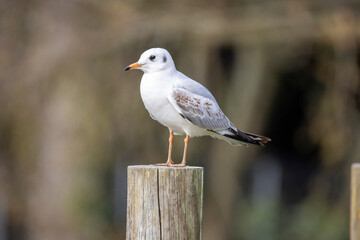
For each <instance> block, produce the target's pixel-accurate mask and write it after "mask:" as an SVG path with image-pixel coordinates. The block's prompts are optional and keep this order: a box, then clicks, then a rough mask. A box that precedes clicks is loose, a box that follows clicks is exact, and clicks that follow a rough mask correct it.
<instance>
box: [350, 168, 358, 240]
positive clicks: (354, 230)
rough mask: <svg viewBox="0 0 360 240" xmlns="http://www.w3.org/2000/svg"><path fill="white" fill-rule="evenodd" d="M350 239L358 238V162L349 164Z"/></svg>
mask: <svg viewBox="0 0 360 240" xmlns="http://www.w3.org/2000/svg"><path fill="white" fill-rule="evenodd" d="M350 205H351V208H350V239H351V240H359V239H360V164H359V163H354V164H352V165H351V203H350Z"/></svg>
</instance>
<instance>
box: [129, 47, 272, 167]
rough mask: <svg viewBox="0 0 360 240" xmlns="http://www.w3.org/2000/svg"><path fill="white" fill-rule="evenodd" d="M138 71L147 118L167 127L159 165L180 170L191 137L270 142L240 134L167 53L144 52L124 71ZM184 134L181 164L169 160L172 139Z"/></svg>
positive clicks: (240, 142) (236, 142) (242, 143)
mask: <svg viewBox="0 0 360 240" xmlns="http://www.w3.org/2000/svg"><path fill="white" fill-rule="evenodd" d="M132 69H140V70H142V71H143V72H144V75H143V77H142V79H141V84H140V94H141V98H142V100H143V102H144V105H145V108H146V109H147V110H148V112H149V113H150V116H151V117H152V118H153V119H154V120H156V121H158V122H159V123H161V124H162V125H164V126H166V127H168V128H169V131H170V137H169V153H168V158H167V161H166V163H162V164H157V165H160V166H172V167H183V166H185V165H186V152H187V146H188V142H189V138H190V137H199V136H211V137H214V138H218V139H222V140H225V141H227V142H228V143H230V144H232V145H236V146H246V143H251V144H257V145H261V146H264V143H266V142H268V141H271V139H269V138H267V137H263V136H259V135H256V134H252V133H246V132H241V131H239V130H238V129H237V128H236V127H235V126H234V124H232V122H231V121H230V120H229V119H228V118H227V117H226V116H225V114H224V113H223V111H222V110H221V109H220V107H219V105H218V103H217V102H216V100H215V98H214V97H213V95H212V94H211V93H210V91H209V90H208V89H207V88H206V87H204V86H203V85H201V84H200V83H198V82H196V81H194V80H192V79H191V78H189V77H187V76H185V75H184V74H182V73H181V72H179V71H177V70H176V68H175V64H174V61H173V59H172V57H171V55H170V53H169V52H168V51H167V50H165V49H163V48H151V49H149V50H147V51H145V52H144V53H143V54H142V55H141V56H140V59H139V61H138V62H136V63H133V64H131V65H129V66H127V67H126V68H125V71H127V70H132ZM174 134H175V135H186V137H185V139H184V142H185V146H184V154H183V159H182V162H181V163H180V164H174V162H173V161H172V159H171V151H172V144H173V137H174Z"/></svg>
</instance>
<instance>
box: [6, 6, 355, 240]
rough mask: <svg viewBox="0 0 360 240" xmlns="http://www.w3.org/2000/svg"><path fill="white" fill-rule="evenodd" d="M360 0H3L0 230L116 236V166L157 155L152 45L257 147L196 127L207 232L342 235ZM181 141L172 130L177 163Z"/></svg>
mask: <svg viewBox="0 0 360 240" xmlns="http://www.w3.org/2000/svg"><path fill="white" fill-rule="evenodd" d="M359 10H360V2H359V1H355V0H353V1H351V0H346V1H319V0H316V1H300V0H298V1H285V0H280V1H250V0H239V1H235V0H226V1H220V0H211V1H185V2H180V1H163V0H154V1H145V0H136V1H115V0H107V1H95V0H88V1H86V0H73V1H55V0H14V1H10V0H1V1H0V53H1V54H0V107H1V108H0V109H1V111H0V240H26V239H30V240H45V239H46V240H49V239H51V240H57V239H59V240H60V239H61V240H63V239H67V240H82V239H89V240H97V239H124V238H125V232H124V230H125V217H126V216H125V214H126V167H127V166H128V165H132V164H149V163H155V162H163V161H165V159H166V155H167V147H168V146H167V144H168V140H167V139H168V130H167V129H166V128H164V127H162V126H161V125H159V124H158V123H156V122H155V121H153V120H152V119H151V118H150V117H149V116H148V113H147V111H146V110H145V108H144V107H143V104H142V101H141V99H140V94H139V84H140V78H141V76H142V73H141V72H140V71H132V72H123V69H124V67H125V66H127V65H128V64H130V63H133V62H135V61H136V60H138V58H139V56H140V54H141V53H142V52H143V51H145V50H146V49H148V48H151V47H163V48H166V49H168V50H169V52H170V53H171V54H172V56H173V58H174V60H175V63H176V66H177V68H178V70H180V71H182V72H184V73H185V74H186V75H188V76H189V77H191V78H193V79H196V80H197V81H199V82H201V83H202V84H204V85H205V86H207V87H208V88H209V89H210V90H211V91H212V93H213V94H214V96H215V97H216V98H217V99H218V102H219V104H220V106H222V108H223V110H224V112H225V113H226V114H227V115H228V116H229V118H230V119H231V120H232V121H233V122H234V124H235V125H236V126H237V127H238V128H239V129H241V130H246V131H249V132H254V133H259V134H262V135H266V136H268V137H271V138H272V140H273V141H272V142H271V143H270V144H268V145H267V147H266V148H260V147H256V146H251V147H249V148H236V147H232V146H230V145H228V144H227V143H226V142H222V141H219V140H214V139H211V138H200V139H191V141H190V147H189V157H188V160H189V164H191V165H200V166H204V167H205V174H206V176H205V198H204V204H205V208H204V224H203V239H205V240H219V239H226V240H228V239H229V240H231V239H244V240H278V239H280V240H285V239H286V240H287V239H292V240H306V239H317V240H332V239H334V240H335V239H336V240H342V239H347V238H348V219H349V166H350V164H351V163H352V162H356V161H359V160H360V145H359V143H360V124H359V123H360V121H359V120H360V119H359V118H360V115H359V113H360V85H359V68H360V28H359V23H360V16H359ZM182 148H183V140H182V137H176V138H175V152H174V155H175V159H178V160H180V159H181V154H182Z"/></svg>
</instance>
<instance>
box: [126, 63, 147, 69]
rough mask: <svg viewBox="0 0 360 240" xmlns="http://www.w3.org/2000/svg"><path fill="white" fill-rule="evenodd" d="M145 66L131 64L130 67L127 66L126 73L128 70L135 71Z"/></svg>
mask: <svg viewBox="0 0 360 240" xmlns="http://www.w3.org/2000/svg"><path fill="white" fill-rule="evenodd" d="M142 65H143V64H138V63H133V64H130V65H129V66H127V67H126V68H125V69H124V71H127V70H133V69H136V68H139V67H141V66H142Z"/></svg>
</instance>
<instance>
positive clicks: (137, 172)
mask: <svg viewBox="0 0 360 240" xmlns="http://www.w3.org/2000/svg"><path fill="white" fill-rule="evenodd" d="M202 205H203V168H202V167H181V168H177V167H159V166H148V165H146V166H129V167H128V195H127V226H126V239H127V240H138V239H142V240H152V239H156V240H158V239H163V240H167V239H174V240H176V239H179V240H180V239H181V240H185V239H186V240H199V239H201V223H202Z"/></svg>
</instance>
